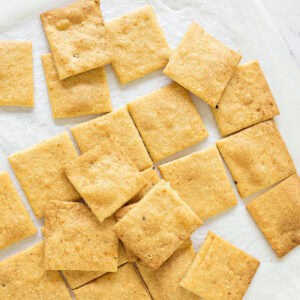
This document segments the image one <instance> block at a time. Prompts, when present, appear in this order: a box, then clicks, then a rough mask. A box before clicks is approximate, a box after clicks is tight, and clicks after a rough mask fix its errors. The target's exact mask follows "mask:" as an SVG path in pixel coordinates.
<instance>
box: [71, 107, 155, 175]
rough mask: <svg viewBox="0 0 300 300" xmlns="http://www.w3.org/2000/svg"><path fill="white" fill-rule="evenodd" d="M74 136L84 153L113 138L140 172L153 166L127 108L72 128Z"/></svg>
mask: <svg viewBox="0 0 300 300" xmlns="http://www.w3.org/2000/svg"><path fill="white" fill-rule="evenodd" d="M71 132H72V135H73V137H74V139H75V141H76V143H77V145H78V147H79V149H80V151H81V152H82V153H84V152H86V151H88V150H91V149H92V148H93V147H95V146H97V145H98V144H99V143H100V142H101V140H103V139H105V138H106V137H107V136H109V135H110V136H112V137H113V138H114V139H115V140H116V141H117V142H118V143H119V144H120V145H121V146H122V148H123V149H124V151H125V152H126V153H127V154H128V156H129V157H130V158H131V160H132V161H133V162H134V164H135V165H136V166H137V167H138V169H139V170H140V171H143V170H145V169H147V168H150V167H151V166H152V161H151V159H150V156H149V154H148V152H147V150H146V148H145V146H144V143H143V140H142V139H141V137H140V135H139V132H138V131H137V129H136V128H135V126H134V123H133V121H132V119H131V117H130V115H129V113H128V111H127V108H126V107H124V108H121V109H118V110H114V111H113V112H111V113H109V114H107V115H105V116H102V117H99V118H96V119H94V120H91V121H88V122H85V123H82V124H79V125H77V126H75V127H73V128H71Z"/></svg>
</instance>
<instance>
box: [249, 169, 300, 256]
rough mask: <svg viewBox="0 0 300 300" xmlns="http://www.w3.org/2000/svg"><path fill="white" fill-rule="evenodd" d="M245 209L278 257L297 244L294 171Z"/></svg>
mask: <svg viewBox="0 0 300 300" xmlns="http://www.w3.org/2000/svg"><path fill="white" fill-rule="evenodd" d="M247 208H248V211H249V213H250V214H251V216H252V217H253V219H254V221H255V222H256V224H257V226H258V227H259V229H260V230H261V232H262V233H263V235H264V236H265V238H266V239H267V241H268V242H269V244H270V245H271V247H272V248H273V250H274V251H275V252H276V254H277V255H278V256H279V257H283V256H284V255H286V254H287V253H288V252H289V251H291V250H292V249H293V248H295V247H296V246H298V245H299V244H300V178H299V176H298V175H297V174H295V175H292V176H291V177H289V178H287V179H286V180H284V181H283V182H281V183H279V184H278V185H276V186H275V187H273V188H272V189H271V190H269V191H267V192H265V193H264V194H262V195H261V196H259V197H257V198H256V199H254V200H252V201H251V202H250V203H248V204H247Z"/></svg>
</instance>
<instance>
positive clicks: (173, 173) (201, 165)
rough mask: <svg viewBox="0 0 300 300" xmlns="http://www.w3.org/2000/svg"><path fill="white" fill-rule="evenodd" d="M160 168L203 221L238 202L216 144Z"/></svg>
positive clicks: (167, 179)
mask: <svg viewBox="0 0 300 300" xmlns="http://www.w3.org/2000/svg"><path fill="white" fill-rule="evenodd" d="M159 171H160V173H161V175H162V177H163V178H164V179H165V180H166V181H169V182H170V184H171V186H172V188H173V189H174V190H176V191H177V192H178V194H179V195H180V197H181V198H182V199H183V200H184V201H185V202H186V203H187V204H188V205H189V206H190V207H191V209H192V210H193V211H194V212H195V213H196V214H197V215H198V216H199V217H200V218H201V219H202V220H206V219H208V218H210V217H212V216H214V215H216V214H219V213H221V212H223V211H225V210H227V209H229V208H231V207H233V206H234V205H236V204H237V200H236V197H235V195H234V192H233V189H232V187H231V184H230V182H229V179H228V177H227V175H226V171H225V168H224V165H223V162H222V159H221V156H220V154H219V151H218V149H217V147H216V146H213V147H210V148H208V149H205V150H202V151H200V152H195V153H192V154H190V155H188V156H184V157H181V158H179V159H176V160H173V161H171V162H169V163H167V164H164V165H160V166H159Z"/></svg>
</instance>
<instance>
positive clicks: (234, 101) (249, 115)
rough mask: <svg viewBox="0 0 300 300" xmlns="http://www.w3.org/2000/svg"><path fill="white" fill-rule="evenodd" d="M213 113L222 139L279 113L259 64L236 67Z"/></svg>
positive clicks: (253, 63)
mask: <svg viewBox="0 0 300 300" xmlns="http://www.w3.org/2000/svg"><path fill="white" fill-rule="evenodd" d="M212 111H213V114H214V116H215V119H216V121H217V124H218V127H219V129H220V132H221V134H222V136H226V135H229V134H232V133H234V132H237V131H239V130H241V129H244V128H246V127H249V126H252V125H254V124H257V123H259V122H262V121H266V120H268V119H272V118H273V117H274V116H276V115H278V114H279V110H278V107H277V105H276V102H275V100H274V98H273V95H272V92H271V90H270V87H269V85H268V82H267V80H266V78H265V76H264V73H263V71H262V69H261V67H260V65H259V63H258V61H253V62H249V63H246V64H243V65H239V66H237V68H236V71H235V73H234V74H233V76H232V77H231V79H230V81H229V83H228V85H227V87H226V89H225V91H224V93H223V95H222V97H221V99H220V101H219V103H218V105H217V108H212Z"/></svg>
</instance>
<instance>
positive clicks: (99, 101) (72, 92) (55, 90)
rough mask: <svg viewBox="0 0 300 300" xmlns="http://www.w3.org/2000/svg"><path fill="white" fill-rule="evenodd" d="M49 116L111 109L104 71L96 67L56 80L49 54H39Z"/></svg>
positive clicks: (61, 116) (63, 116)
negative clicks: (47, 98) (47, 97)
mask: <svg viewBox="0 0 300 300" xmlns="http://www.w3.org/2000/svg"><path fill="white" fill-rule="evenodd" d="M42 62H43V67H44V73H45V77H46V82H47V87H48V95H49V99H50V103H51V108H52V113H53V117H54V118H55V119H57V118H71V117H78V116H83V115H92V114H103V113H108V112H111V111H112V105H111V101H110V94H109V88H108V82H107V78H106V71H105V69H104V67H100V68H96V69H93V70H90V71H87V72H84V73H81V74H77V75H74V76H72V77H69V78H66V79H64V80H60V79H59V78H58V75H57V72H56V69H55V67H54V63H53V59H52V55H51V54H44V55H43V56H42Z"/></svg>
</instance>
